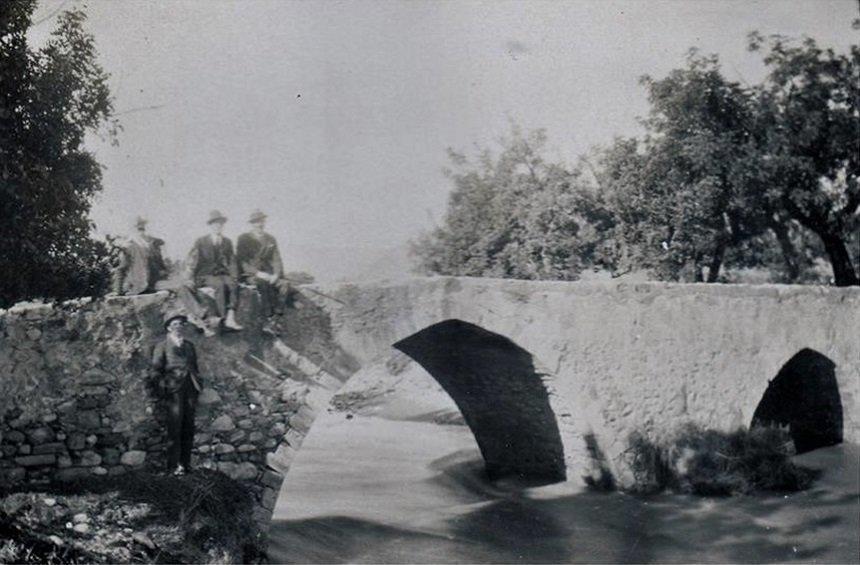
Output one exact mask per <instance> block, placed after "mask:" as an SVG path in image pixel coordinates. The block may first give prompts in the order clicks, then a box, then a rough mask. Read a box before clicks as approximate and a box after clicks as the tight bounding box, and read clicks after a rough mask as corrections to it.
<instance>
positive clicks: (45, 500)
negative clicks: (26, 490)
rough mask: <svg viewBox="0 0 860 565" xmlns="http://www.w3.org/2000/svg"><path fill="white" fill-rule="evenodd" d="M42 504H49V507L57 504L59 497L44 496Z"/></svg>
mask: <svg viewBox="0 0 860 565" xmlns="http://www.w3.org/2000/svg"><path fill="white" fill-rule="evenodd" d="M42 504H44V505H45V506H48V507H51V506H55V505H56V504H57V499H56V498H51V497H48V498H43V499H42Z"/></svg>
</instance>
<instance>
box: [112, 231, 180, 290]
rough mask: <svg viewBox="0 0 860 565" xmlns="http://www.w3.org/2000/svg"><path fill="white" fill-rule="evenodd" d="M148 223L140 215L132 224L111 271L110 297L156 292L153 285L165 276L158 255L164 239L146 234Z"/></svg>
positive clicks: (165, 267)
mask: <svg viewBox="0 0 860 565" xmlns="http://www.w3.org/2000/svg"><path fill="white" fill-rule="evenodd" d="M146 224H147V221H146V219H145V218H142V217H140V216H138V217H136V218H135V219H134V221H133V222H132V230H133V231H132V233H131V234H130V235H129V237H128V239H126V240H125V241H124V242H123V244H122V246H121V248H120V256H119V264H118V265H117V267H116V268H115V269H114V271H113V273H112V274H113V280H112V283H113V294H119V295H123V294H147V293H150V292H155V283H156V282H158V281H160V280H162V279H164V278H166V277H167V266H166V265H165V264H164V258H163V257H162V256H161V246H162V245H164V240H162V239H158V238H156V237H152V236H150V235H148V234H147V233H146Z"/></svg>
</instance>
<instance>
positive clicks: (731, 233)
mask: <svg viewBox="0 0 860 565" xmlns="http://www.w3.org/2000/svg"><path fill="white" fill-rule="evenodd" d="M749 47H750V49H751V51H752V52H762V53H763V62H764V64H765V66H766V67H767V69H768V74H767V76H766V78H765V79H764V80H763V81H762V83H761V84H758V85H746V84H740V83H738V82H733V81H730V80H727V79H726V78H725V76H724V74H723V72H722V69H721V66H720V63H719V61H718V59H717V57H716V56H703V55H701V54H700V53H698V52H697V51H696V50H691V52H690V54H689V56H688V58H687V61H686V64H685V66H683V67H682V68H679V69H675V70H673V71H672V72H670V73H669V74H668V75H667V76H666V77H664V78H661V79H659V80H658V79H653V78H651V77H644V78H643V79H642V84H643V85H644V86H645V87H646V89H647V91H648V100H649V103H650V113H649V115H648V116H647V118H645V119H644V120H643V121H642V125H643V126H644V128H645V132H646V133H645V135H643V136H642V137H641V138H638V139H637V138H618V139H616V140H615V142H614V143H612V144H611V145H610V146H608V147H605V148H599V149H597V150H595V151H594V153H596V155H591V156H587V157H583V158H582V159H581V160H580V162H579V163H578V164H577V165H576V166H575V167H567V166H565V165H564V164H561V163H551V162H548V161H547V160H546V159H545V158H544V157H543V156H542V154H543V152H544V149H545V145H546V136H545V135H544V133H543V132H542V131H537V132H533V133H531V134H528V135H524V134H522V133H521V132H520V131H519V130H518V129H515V130H514V133H513V135H512V136H511V137H510V138H508V139H506V140H503V143H502V150H501V152H500V153H499V155H498V156H494V155H493V154H492V153H491V152H490V151H487V150H485V151H483V152H482V153H481V154H480V155H479V157H478V159H477V162H475V163H472V162H470V161H468V160H467V159H466V158H465V157H464V156H463V155H460V154H456V153H453V152H452V153H451V159H452V161H453V162H454V165H455V168H456V172H449V178H451V180H452V181H453V185H454V188H453V191H452V193H451V197H450V200H449V205H448V212H447V216H446V218H445V220H444V223H443V225H442V226H440V227H438V228H437V229H435V230H434V231H433V232H432V233H430V234H427V235H425V236H424V237H423V238H421V239H420V240H419V241H417V242H416V243H415V244H414V245H413V253H414V254H415V255H416V256H417V257H418V259H419V263H420V268H421V269H423V270H424V271H425V272H429V273H439V274H446V275H469V276H490V277H511V278H525V279H561V280H573V279H576V278H577V277H578V275H579V273H580V272H582V270H583V269H586V268H594V269H597V268H606V269H609V270H610V271H612V272H613V274H615V275H619V274H624V273H626V272H629V271H647V272H648V273H649V274H650V275H651V276H653V277H655V278H657V279H660V280H673V281H687V282H693V281H707V282H718V281H721V282H731V281H734V280H738V279H739V278H740V276H741V275H740V273H742V272H744V271H750V270H753V271H754V270H756V269H758V270H765V271H767V272H769V273H770V275H769V276H768V280H771V281H775V282H795V283H798V282H826V281H822V278H821V274H820V272H819V264H820V263H821V260H822V259H823V258H825V257H826V259H827V260H828V261H829V263H830V265H831V268H832V271H833V277H832V280H833V282H834V283H835V284H836V285H840V286H844V285H856V284H860V280H858V275H857V269H856V268H857V265H854V261H853V260H852V252H849V249H855V251H854V255H855V256H858V257H857V258H858V259H860V214H858V206H860V169H858V161H860V151H858V147H857V140H858V139H860V48H858V47H857V46H852V47H851V49H850V52H849V53H841V54H840V53H836V52H834V51H833V50H832V49H822V48H820V47H818V46H817V45H816V43H815V41H813V40H811V39H806V40H803V41H801V42H795V41H791V40H788V39H786V38H783V37H779V36H773V37H770V38H764V37H762V36H760V35H758V34H752V35H751V36H750V43H749Z"/></svg>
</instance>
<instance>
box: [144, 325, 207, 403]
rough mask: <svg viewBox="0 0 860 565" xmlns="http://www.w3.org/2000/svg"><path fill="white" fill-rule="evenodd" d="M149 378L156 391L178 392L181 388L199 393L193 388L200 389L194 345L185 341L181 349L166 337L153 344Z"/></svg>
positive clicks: (201, 384) (200, 382) (200, 383)
mask: <svg viewBox="0 0 860 565" xmlns="http://www.w3.org/2000/svg"><path fill="white" fill-rule="evenodd" d="M149 376H150V379H151V380H152V382H153V384H155V385H156V390H159V391H161V392H163V393H172V392H179V391H180V390H182V388H183V386H186V387H189V388H188V390H190V391H193V392H194V393H195V394H196V393H197V392H199V391H198V390H197V388H196V387H195V386H194V383H196V384H197V386H199V387H202V386H203V383H202V381H201V380H200V371H199V370H198V368H197V351H196V350H195V349H194V344H193V343H191V342H190V341H188V340H187V339H186V340H184V341H183V342H182V347H177V346H176V344H175V343H173V341H172V340H171V339H170V338H169V337H166V338H164V339H163V340H162V341H160V342H158V343H157V344H155V347H154V348H153V349H152V361H151V363H150V365H149Z"/></svg>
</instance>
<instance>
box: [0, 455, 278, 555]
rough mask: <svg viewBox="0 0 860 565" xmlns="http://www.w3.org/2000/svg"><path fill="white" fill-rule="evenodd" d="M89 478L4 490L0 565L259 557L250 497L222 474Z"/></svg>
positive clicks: (0, 510) (0, 502)
mask: <svg viewBox="0 0 860 565" xmlns="http://www.w3.org/2000/svg"><path fill="white" fill-rule="evenodd" d="M96 479H98V480H96ZM96 479H91V480H86V481H79V482H75V483H57V484H51V485H43V486H39V487H28V489H27V490H20V491H17V492H7V493H4V494H3V495H2V497H0V563H247V562H253V561H257V560H259V558H260V551H261V546H260V545H259V544H260V543H261V538H260V535H259V532H258V531H257V527H256V524H255V523H254V520H253V506H252V500H251V497H250V495H249V493H247V492H246V491H245V489H244V488H243V487H242V486H241V485H239V484H238V483H237V482H236V481H233V480H231V479H230V478H228V477H227V476H226V475H224V474H222V473H218V472H215V471H207V470H201V471H198V472H195V473H193V474H191V475H186V476H183V477H173V476H162V475H155V474H151V473H144V472H131V473H128V474H126V475H123V476H121V477H112V478H105V477H97V478H96Z"/></svg>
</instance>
